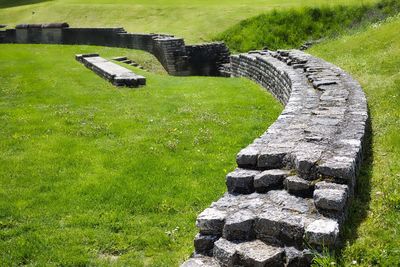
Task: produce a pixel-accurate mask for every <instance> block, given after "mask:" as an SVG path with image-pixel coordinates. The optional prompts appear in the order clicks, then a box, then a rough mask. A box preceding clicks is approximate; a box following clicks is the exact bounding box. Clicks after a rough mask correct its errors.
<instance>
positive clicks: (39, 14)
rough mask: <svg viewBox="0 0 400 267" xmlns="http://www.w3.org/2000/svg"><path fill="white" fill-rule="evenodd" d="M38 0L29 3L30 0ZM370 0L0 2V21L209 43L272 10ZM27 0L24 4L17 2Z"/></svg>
mask: <svg viewBox="0 0 400 267" xmlns="http://www.w3.org/2000/svg"><path fill="white" fill-rule="evenodd" d="M32 2H38V3H37V4H34V5H29V3H32ZM371 2H376V1H375V0H362V1H358V0H302V1H297V0H252V1H251V2H249V1H246V0H229V1H228V0H221V1H214V0H193V1H184V0H154V1H151V0H114V1H113V0H83V1H78V0H54V1H43V2H41V1H40V0H17V1H10V0H0V7H1V6H2V7H10V6H11V7H10V8H3V9H0V23H3V24H16V23H43V22H54V21H60V22H61V21H62V22H64V21H66V22H69V23H70V24H71V26H75V27H83V26H101V27H105V26H117V27H121V26H123V27H125V28H126V29H127V30H129V31H131V32H146V33H148V32H163V33H171V34H175V35H177V36H180V37H184V38H185V39H186V41H187V42H188V43H197V42H202V41H204V40H206V41H208V40H210V39H211V38H212V37H214V36H215V35H216V34H217V33H220V32H221V31H223V30H226V29H228V28H229V27H230V26H233V25H234V24H236V23H238V22H239V21H241V20H243V19H247V18H248V17H250V16H256V15H259V14H260V13H261V12H266V11H269V10H271V9H273V8H289V7H300V6H321V5H337V4H360V3H371ZM21 3H28V4H27V5H21V6H15V7H12V5H20V4H21Z"/></svg>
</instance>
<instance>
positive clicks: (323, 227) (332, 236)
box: [305, 219, 339, 246]
mask: <svg viewBox="0 0 400 267" xmlns="http://www.w3.org/2000/svg"><path fill="white" fill-rule="evenodd" d="M338 234H339V224H338V223H337V222H336V221H334V220H330V219H321V220H316V221H314V222H313V223H311V224H310V225H308V226H307V228H306V232H305V238H306V240H307V241H308V243H309V244H311V245H320V246H331V245H335V243H336V241H337V238H338Z"/></svg>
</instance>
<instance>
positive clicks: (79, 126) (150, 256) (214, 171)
mask: <svg viewBox="0 0 400 267" xmlns="http://www.w3.org/2000/svg"><path fill="white" fill-rule="evenodd" d="M93 51H97V52H99V53H100V54H101V55H102V56H104V57H112V56H120V55H129V56H130V58H133V59H135V60H136V61H137V62H139V63H140V64H141V65H144V66H145V67H147V68H148V67H150V66H151V65H155V66H154V69H155V70H157V69H159V68H160V67H159V65H158V63H157V62H156V61H155V60H154V58H153V57H151V56H149V55H148V54H145V53H142V52H136V51H132V50H123V49H110V48H100V47H85V46H51V45H48V46H46V45H0V58H1V61H0V69H1V72H0V80H1V83H2V86H1V87H0V125H1V128H0V266H11V265H35V266H44V265H62V266H84V265H102V264H104V265H108V264H109V263H110V262H115V263H117V265H130V266H142V265H151V266H177V265H178V264H179V263H180V262H181V261H183V260H184V259H185V258H187V257H188V256H189V255H190V253H191V252H192V250H193V248H192V242H193V237H194V235H195V232H196V229H195V224H194V221H195V218H196V216H197V214H198V213H199V212H200V211H201V210H203V209H204V208H205V207H207V206H208V205H209V204H210V203H211V202H212V201H213V200H215V199H217V198H218V197H219V196H221V195H222V194H223V193H224V191H225V179H224V177H225V174H226V172H227V171H231V170H232V169H233V168H234V166H235V155H236V153H237V151H239V149H240V148H241V147H243V146H246V145H247V144H248V143H250V142H251V141H252V139H253V138H255V137H256V136H257V135H259V134H261V133H262V132H263V131H264V130H265V129H266V127H267V126H268V125H269V124H271V123H272V122H273V121H274V120H275V119H276V117H277V115H278V114H279V113H280V111H281V109H282V107H281V106H280V105H279V104H278V103H277V102H276V101H275V100H274V99H273V97H272V96H270V95H268V94H266V93H265V91H264V90H263V89H261V88H260V87H259V86H257V85H255V84H253V83H251V82H250V81H247V80H244V79H226V78H208V77H203V78H201V77H190V78H182V77H181V78H178V77H170V76H167V75H163V74H152V73H149V72H142V71H140V70H139V69H135V72H137V73H142V74H144V75H145V76H146V77H147V78H148V85H147V86H146V87H144V88H142V89H139V90H131V89H126V88H125V89H124V88H121V89H116V88H115V87H113V86H112V85H110V84H108V83H107V82H106V81H105V80H103V79H101V78H100V77H98V76H97V75H95V74H94V73H92V72H91V71H90V70H88V69H86V68H85V67H84V66H83V65H81V64H80V63H78V62H76V61H75V59H74V54H76V53H84V52H93ZM205 187H206V188H207V190H204V188H205Z"/></svg>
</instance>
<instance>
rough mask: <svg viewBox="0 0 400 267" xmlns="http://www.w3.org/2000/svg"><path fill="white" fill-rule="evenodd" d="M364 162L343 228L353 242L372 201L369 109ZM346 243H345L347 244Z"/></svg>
mask: <svg viewBox="0 0 400 267" xmlns="http://www.w3.org/2000/svg"><path fill="white" fill-rule="evenodd" d="M364 142H365V143H364V148H365V150H364V151H363V152H364V153H363V163H362V166H361V169H360V173H359V175H358V177H357V183H356V187H355V192H354V197H353V199H352V202H351V206H350V208H349V213H348V217H347V219H346V223H345V225H344V228H343V230H344V231H343V232H342V233H343V235H342V240H343V241H344V242H346V243H349V244H352V243H353V242H354V241H355V240H356V239H357V237H358V227H359V225H360V224H361V223H362V222H363V221H364V220H365V218H366V217H367V215H368V210H369V205H370V201H371V177H372V171H373V161H374V160H373V159H374V158H373V153H372V148H373V147H372V146H373V134H372V125H371V114H370V112H369V109H368V121H367V124H366V134H365V141H364ZM346 243H344V244H343V245H346ZM336 258H337V259H341V258H342V257H341V250H340V251H337V253H336Z"/></svg>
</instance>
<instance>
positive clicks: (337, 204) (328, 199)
mask: <svg viewBox="0 0 400 267" xmlns="http://www.w3.org/2000/svg"><path fill="white" fill-rule="evenodd" d="M346 200H347V193H346V191H345V190H343V189H342V190H340V189H316V190H315V191H314V202H315V206H316V207H317V208H320V209H326V210H335V211H341V210H343V208H344V206H345V205H346Z"/></svg>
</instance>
